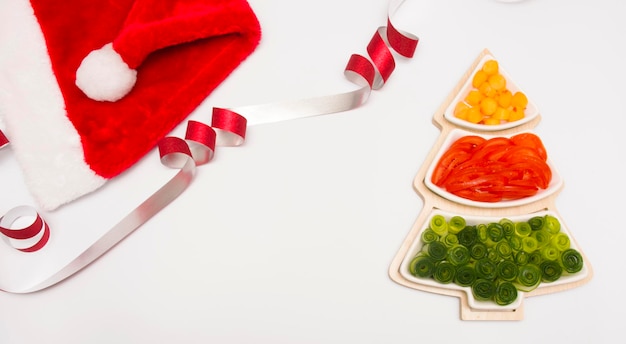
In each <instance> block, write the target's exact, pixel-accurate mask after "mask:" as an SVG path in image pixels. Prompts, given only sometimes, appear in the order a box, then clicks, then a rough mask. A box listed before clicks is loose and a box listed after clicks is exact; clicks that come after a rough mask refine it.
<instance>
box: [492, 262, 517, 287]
mask: <svg viewBox="0 0 626 344" xmlns="http://www.w3.org/2000/svg"><path fill="white" fill-rule="evenodd" d="M518 274H519V268H518V267H517V264H515V263H513V261H511V260H503V261H501V262H499V263H498V265H497V266H496V276H497V277H498V278H499V279H501V280H503V281H508V282H512V281H515V279H516V278H517V275H518Z"/></svg>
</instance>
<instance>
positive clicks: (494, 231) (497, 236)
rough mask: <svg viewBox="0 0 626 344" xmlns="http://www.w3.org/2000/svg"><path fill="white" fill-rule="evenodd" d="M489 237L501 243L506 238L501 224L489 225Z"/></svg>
mask: <svg viewBox="0 0 626 344" xmlns="http://www.w3.org/2000/svg"><path fill="white" fill-rule="evenodd" d="M487 236H488V237H489V239H491V240H492V241H493V242H499V241H500V240H502V238H504V228H503V227H502V225H501V224H499V223H490V224H489V225H487Z"/></svg>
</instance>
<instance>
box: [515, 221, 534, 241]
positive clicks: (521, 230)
mask: <svg viewBox="0 0 626 344" xmlns="http://www.w3.org/2000/svg"><path fill="white" fill-rule="evenodd" d="M531 232H532V228H531V227H530V224H529V223H528V222H523V221H521V222H516V223H515V234H517V236H519V237H526V236H529V235H530V233H531Z"/></svg>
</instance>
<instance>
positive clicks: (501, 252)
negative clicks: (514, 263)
mask: <svg viewBox="0 0 626 344" xmlns="http://www.w3.org/2000/svg"><path fill="white" fill-rule="evenodd" d="M496 252H497V253H498V257H500V258H502V259H509V257H511V254H513V249H512V248H511V245H509V242H508V241H506V240H501V241H500V242H498V244H497V245H496Z"/></svg>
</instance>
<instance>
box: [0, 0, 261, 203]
mask: <svg viewBox="0 0 626 344" xmlns="http://www.w3.org/2000/svg"><path fill="white" fill-rule="evenodd" d="M260 32H261V31H260V26H259V23H258V20H257V18H256V16H255V14H254V12H253V11H252V9H251V8H250V6H249V5H248V3H247V2H246V0H177V1H151V0H116V1H82V0H65V1H48V0H30V1H29V0H2V1H1V4H0V117H2V118H1V119H2V120H0V122H3V124H4V128H0V129H2V130H3V132H4V134H5V135H6V137H7V138H8V139H9V140H10V142H11V143H10V147H11V149H12V150H13V151H14V155H15V156H16V157H17V160H18V162H19V164H20V166H21V168H22V170H23V173H24V177H25V180H26V184H27V186H28V188H29V189H30V191H31V193H32V194H33V196H34V198H35V199H36V200H37V202H38V203H39V205H40V206H41V207H43V208H45V209H47V210H52V209H55V208H57V207H59V206H60V205H62V204H65V203H67V202H70V201H73V200H75V199H76V198H78V197H80V196H82V195H84V194H87V193H89V192H91V191H93V190H96V189H97V188H99V187H100V186H102V185H103V184H104V183H105V182H106V181H107V180H108V179H110V178H113V177H115V176H117V175H119V174H120V173H121V172H123V171H125V170H126V169H128V168H129V167H130V166H132V165H133V164H134V163H136V162H137V161H138V160H139V159H140V158H141V157H143V156H144V155H145V154H147V153H148V151H150V150H151V149H152V148H153V147H154V146H155V145H156V143H157V142H158V141H159V140H160V139H161V138H162V137H164V136H165V135H166V134H168V133H169V132H170V131H171V130H172V129H173V128H174V127H175V126H176V125H177V124H178V123H180V122H181V121H182V120H183V119H185V118H186V117H187V116H188V115H189V114H190V113H191V112H192V111H193V110H194V109H195V108H196V107H197V106H198V105H199V104H200V103H201V102H202V101H203V100H204V99H205V98H206V97H207V96H208V95H209V94H210V93H211V91H212V90H214V89H215V88H216V87H217V86H218V85H219V84H220V83H221V82H222V81H223V80H224V79H225V78H226V77H227V76H228V75H229V74H230V73H231V72H232V71H233V70H234V69H235V68H236V67H237V66H238V65H239V64H240V63H241V62H242V61H243V60H244V59H245V58H246V57H247V56H248V55H250V54H251V53H252V52H253V51H254V49H255V48H256V47H257V45H258V43H259V40H260V36H261V33H260Z"/></svg>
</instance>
